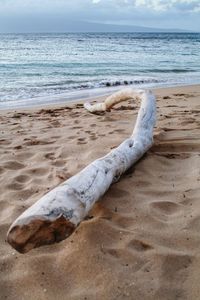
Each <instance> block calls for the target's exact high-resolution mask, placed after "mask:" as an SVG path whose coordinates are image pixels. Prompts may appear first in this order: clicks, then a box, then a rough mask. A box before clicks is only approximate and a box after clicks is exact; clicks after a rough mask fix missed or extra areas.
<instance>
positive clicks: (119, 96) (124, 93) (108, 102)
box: [84, 88, 143, 113]
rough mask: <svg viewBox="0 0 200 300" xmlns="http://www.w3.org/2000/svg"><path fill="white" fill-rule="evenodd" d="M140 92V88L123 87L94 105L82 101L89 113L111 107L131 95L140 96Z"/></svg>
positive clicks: (131, 96)
mask: <svg viewBox="0 0 200 300" xmlns="http://www.w3.org/2000/svg"><path fill="white" fill-rule="evenodd" d="M142 93H143V91H142V90H133V89H131V88H129V89H123V90H121V91H118V92H116V93H114V94H112V95H111V96H109V97H107V98H106V99H105V101H104V102H101V103H96V104H94V105H91V104H90V103H89V102H86V103H84V107H85V109H87V110H88V111H89V112H91V113H96V112H104V111H106V110H109V109H111V108H112V107H113V106H114V105H116V104H118V103H120V102H123V101H126V100H129V99H131V98H133V97H134V98H136V97H138V96H139V98H140V95H141V94H142Z"/></svg>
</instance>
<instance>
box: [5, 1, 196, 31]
mask: <svg viewBox="0 0 200 300" xmlns="http://www.w3.org/2000/svg"><path fill="white" fill-rule="evenodd" d="M28 19H30V20H32V23H34V22H35V23H37V22H36V21H33V20H37V19H38V20H39V19H40V20H41V22H46V23H50V22H54V23H55V24H56V22H57V24H58V23H59V24H61V20H62V22H64V21H63V20H67V21H69V20H71V21H75V22H76V21H89V22H100V23H111V24H124V25H125V24H129V25H130V24H134V25H139V26H147V27H148V26H150V27H161V28H164V27H168V28H170V27H176V28H185V29H188V28H191V29H194V30H199V29H200V0H73V1H71V0H42V1H41V0H0V30H1V27H2V26H3V20H4V23H5V22H6V23H5V24H9V22H10V24H11V25H12V20H17V21H16V22H18V24H20V22H21V23H23V24H25V23H27V22H28V21H27V20H28ZM42 19H43V20H42ZM5 20H7V21H5ZM45 20H46V21H45ZM51 20H53V21H51ZM25 21H26V22H25ZM29 23H30V22H29ZM38 23H39V21H38ZM5 24H4V27H5ZM33 25H34V24H32V25H31V26H32V27H34V26H33ZM23 26H25V25H23ZM35 26H39V25H37V24H35ZM59 26H60V27H61V25H59ZM32 27H31V28H32ZM47 27H48V24H47ZM60 27H59V28H60ZM2 28H3V27H2Z"/></svg>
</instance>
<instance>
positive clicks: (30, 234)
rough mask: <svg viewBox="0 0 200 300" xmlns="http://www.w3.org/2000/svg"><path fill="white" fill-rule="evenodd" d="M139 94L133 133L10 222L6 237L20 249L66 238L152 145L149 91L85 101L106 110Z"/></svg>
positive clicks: (152, 115) (152, 111)
mask: <svg viewBox="0 0 200 300" xmlns="http://www.w3.org/2000/svg"><path fill="white" fill-rule="evenodd" d="M130 98H140V99H141V101H142V102H141V106H140V110H139V113H138V116H137V121H136V125H135V128H134V130H133V134H132V135H131V137H130V138H128V139H126V140H125V141H124V142H123V143H122V144H120V145H119V146H118V147H117V148H115V149H113V150H112V151H111V152H109V153H108V154H107V155H106V156H104V157H102V158H99V159H97V160H95V161H94V162H92V163H91V164H89V165H88V166H87V167H86V168H85V169H83V170H82V171H81V172H79V173H78V174H76V175H75V176H73V177H71V178H70V179H68V180H67V181H65V182H64V183H62V184H61V185H59V186H57V187H56V188H54V189H53V190H52V191H50V192H49V193H47V194H46V195H44V196H43V197H42V198H41V199H40V200H38V201H37V202H36V203H35V204H34V205H32V206H31V207H30V208H28V209H27V210H26V211H25V212H24V213H23V214H22V215H21V216H19V217H18V218H17V219H16V221H15V222H14V223H13V224H12V225H11V227H10V229H9V231H8V234H7V241H8V242H9V243H10V245H11V246H12V247H14V248H15V249H16V250H18V251H19V252H21V253H25V252H28V251H29V250H31V249H33V248H36V247H39V246H41V245H47V244H52V243H55V242H59V241H61V240H63V239H65V238H67V237H68V236H69V235H70V234H71V233H72V232H73V231H74V230H75V228H76V227H77V226H78V225H79V223H80V222H81V221H82V220H83V219H84V218H85V217H86V216H87V214H88V212H89V211H90V209H91V208H92V207H93V205H94V203H95V202H96V201H97V200H99V198H100V197H101V196H102V195H103V194H104V193H105V192H106V191H107V190H108V188H109V187H110V185H111V184H112V183H113V182H115V181H116V180H117V179H118V178H119V177H120V176H121V175H122V174H123V173H124V172H125V171H126V170H127V169H129V168H130V167H131V166H132V165H133V164H134V163H135V162H136V161H138V160H139V159H140V158H141V157H142V156H143V154H144V153H145V152H146V151H147V150H148V149H149V148H150V147H151V146H152V143H153V127H154V125H155V120H156V101H155V97H154V95H153V94H152V93H151V92H150V91H143V90H132V89H127V90H122V91H120V92H117V93H115V94H113V95H112V96H110V97H108V98H107V99H106V100H105V102H104V103H98V104H95V105H91V104H89V103H87V104H85V108H86V109H88V110H89V111H90V112H97V111H105V110H107V109H108V108H110V107H112V106H113V105H115V104H116V103H119V102H121V101H124V100H127V99H130Z"/></svg>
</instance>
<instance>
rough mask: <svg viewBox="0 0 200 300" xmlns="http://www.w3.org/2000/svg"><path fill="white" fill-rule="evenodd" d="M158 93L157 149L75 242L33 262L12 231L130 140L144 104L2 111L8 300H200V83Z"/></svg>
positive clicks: (40, 253) (0, 169)
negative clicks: (9, 236) (96, 111)
mask: <svg viewBox="0 0 200 300" xmlns="http://www.w3.org/2000/svg"><path fill="white" fill-rule="evenodd" d="M155 94H156V96H157V105H158V121H157V127H156V128H155V143H154V146H153V147H152V148H151V149H150V150H149V152H148V153H147V154H146V155H145V156H144V157H143V159H141V160H140V161H139V162H138V163H137V164H136V165H135V166H134V167H133V168H132V169H131V170H130V171H129V172H127V174H125V175H124V176H123V177H122V178H121V180H120V181H119V182H118V183H116V184H114V185H112V187H111V188H110V190H109V191H108V192H107V193H106V194H105V195H104V197H103V198H102V199H101V201H100V202H98V203H97V204H96V205H95V207H94V209H93V210H92V211H91V212H90V214H89V217H88V218H87V219H86V220H85V221H83V222H82V223H81V225H80V226H79V227H78V228H77V230H76V231H75V233H73V234H72V235H71V237H70V238H68V239H67V240H65V241H62V242H61V243H59V244H56V245H51V246H45V247H41V248H38V249H34V250H32V251H31V252H29V253H27V254H25V255H22V254H19V253H17V252H16V251H15V250H14V249H12V248H11V247H10V246H9V245H8V244H7V243H6V241H5V239H6V232H7V230H8V228H9V226H10V224H11V223H12V222H13V221H14V220H15V218H16V217H18V216H19V214H21V213H22V212H23V211H24V210H25V209H26V208H28V207H29V206H30V205H31V204H33V203H34V202H35V201H37V200H38V199H39V198H40V197H41V196H42V195H43V194H44V193H46V192H48V191H49V190H50V189H52V188H53V187H55V186H57V185H58V184H59V183H61V182H63V181H64V180H65V179H67V178H69V177H70V176H72V175H73V174H75V173H77V172H78V171H80V170H81V169H82V168H83V167H84V166H86V165H87V164H88V163H90V162H91V161H92V160H94V159H96V158H98V157H100V156H102V155H105V154H106V153H107V152H109V151H110V149H112V148H113V147H115V146H117V145H118V144H119V143H120V142H122V141H123V140H124V139H125V138H126V137H128V136H129V135H130V134H131V132H132V129H133V125H134V121H135V119H136V116H137V109H138V105H139V103H132V102H131V101H127V102H124V103H123V105H122V106H121V108H120V105H118V107H116V108H115V109H112V111H111V112H107V113H106V114H104V115H99V116H95V115H91V114H89V113H88V112H86V111H85V110H84V108H83V106H82V104H81V103H79V104H70V105H68V104H66V105H62V106H60V107H54V108H49V107H48V108H43V109H41V108H38V109H34V110H33V109H28V110H25V109H24V110H19V111H1V112H0V121H1V124H0V145H1V147H0V154H1V156H0V157H1V160H0V187H1V189H0V190H1V192H0V299H9V300H14V299H15V300H23V299H25V300H32V299H34V300H43V299H48V300H51V299H52V300H55V299H60V300H62V299H66V300H68V299H73V300H94V299H96V300H112V299H113V300H116V299H131V300H140V299H142V300H146V299H148V300H151V299H152V300H156V299H158V300H173V299H181V300H184V299H188V300H197V299H200V283H199V280H200V254H199V253H200V201H199V200H200V198H199V195H200V116H199V113H200V86H198V85H196V86H188V87H176V88H166V89H158V90H155Z"/></svg>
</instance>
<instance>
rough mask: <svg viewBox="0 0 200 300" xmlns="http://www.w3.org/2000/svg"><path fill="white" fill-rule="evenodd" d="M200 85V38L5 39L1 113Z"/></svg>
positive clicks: (0, 61) (0, 52)
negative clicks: (124, 91)
mask: <svg viewBox="0 0 200 300" xmlns="http://www.w3.org/2000/svg"><path fill="white" fill-rule="evenodd" d="M196 83H200V33H73V34H72V33H66V34H63V33H58V34H55V33H52V34H51V33H49V34H0V108H12V107H19V106H30V105H37V104H44V103H54V102H59V101H61V100H62V102H67V101H69V100H72V99H76V98H87V97H92V96H94V95H101V94H106V93H109V92H111V91H113V90H115V89H119V88H120V87H122V86H128V85H131V86H134V87H136V88H138V87H139V88H141V87H145V88H148V87H160V86H174V85H186V84H196Z"/></svg>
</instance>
